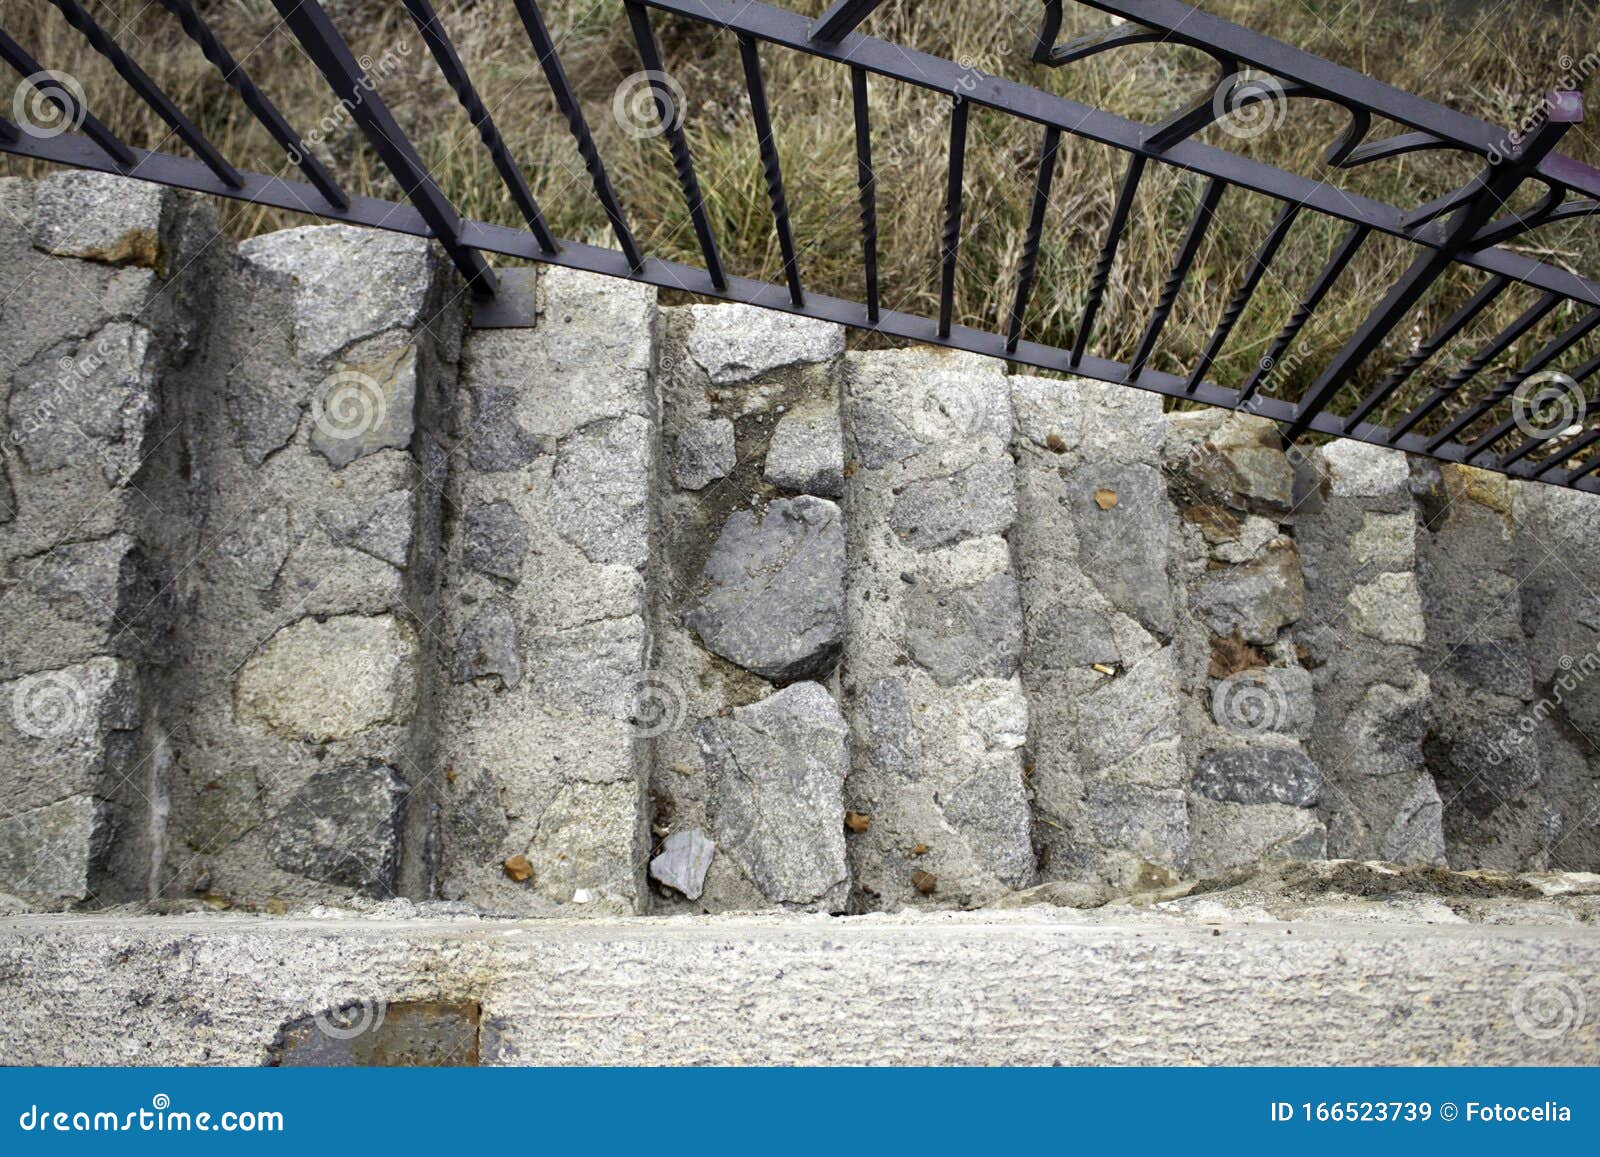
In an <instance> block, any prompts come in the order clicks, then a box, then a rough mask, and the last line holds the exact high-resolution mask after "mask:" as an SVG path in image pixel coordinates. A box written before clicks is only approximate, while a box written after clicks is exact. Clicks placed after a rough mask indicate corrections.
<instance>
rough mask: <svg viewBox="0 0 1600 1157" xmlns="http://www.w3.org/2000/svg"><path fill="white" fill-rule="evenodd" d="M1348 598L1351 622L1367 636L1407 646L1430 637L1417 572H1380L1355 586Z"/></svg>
mask: <svg viewBox="0 0 1600 1157" xmlns="http://www.w3.org/2000/svg"><path fill="white" fill-rule="evenodd" d="M1347 601H1348V603H1349V606H1350V625H1351V626H1352V627H1354V628H1355V629H1356V630H1358V631H1360V632H1361V633H1362V634H1363V635H1366V636H1367V637H1368V638H1371V639H1377V640H1378V641H1379V642H1381V643H1399V644H1404V645H1405V646H1408V647H1420V646H1422V645H1423V644H1424V643H1425V642H1426V641H1427V626H1426V623H1425V622H1424V621H1423V618H1422V594H1421V592H1420V591H1419V590H1418V589H1417V576H1416V575H1415V574H1412V573H1411V572H1409V571H1407V572H1405V573H1393V572H1391V573H1388V574H1380V575H1379V576H1378V577H1377V578H1375V579H1373V580H1372V581H1371V582H1369V583H1363V584H1361V585H1360V586H1358V587H1356V588H1355V589H1354V590H1352V591H1351V592H1350V596H1349V598H1348V600H1347Z"/></svg>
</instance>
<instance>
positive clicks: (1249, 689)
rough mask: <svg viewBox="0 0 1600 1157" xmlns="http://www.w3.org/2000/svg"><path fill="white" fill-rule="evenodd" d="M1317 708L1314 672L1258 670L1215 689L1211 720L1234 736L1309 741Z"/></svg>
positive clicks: (1240, 674) (1215, 685) (1220, 683)
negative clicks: (1285, 737)
mask: <svg viewBox="0 0 1600 1157" xmlns="http://www.w3.org/2000/svg"><path fill="white" fill-rule="evenodd" d="M1316 709H1317V705H1316V692H1315V688H1314V686H1313V680H1312V677H1311V672H1309V671H1307V670H1305V669H1304V668H1303V667H1254V668H1251V669H1249V670H1246V671H1240V672H1238V673H1237V674H1235V675H1230V676H1228V677H1227V678H1226V679H1221V680H1218V681H1216V682H1214V683H1213V684H1212V687H1211V718H1212V719H1213V720H1214V721H1215V722H1216V724H1217V726H1218V727H1222V728H1226V729H1227V730H1228V731H1229V732H1230V733H1232V734H1234V735H1239V736H1244V737H1249V736H1255V735H1266V734H1273V733H1275V734H1279V735H1294V736H1299V737H1300V738H1305V737H1306V736H1308V735H1309V734H1310V733H1311V728H1312V725H1313V724H1314V723H1315V721H1316Z"/></svg>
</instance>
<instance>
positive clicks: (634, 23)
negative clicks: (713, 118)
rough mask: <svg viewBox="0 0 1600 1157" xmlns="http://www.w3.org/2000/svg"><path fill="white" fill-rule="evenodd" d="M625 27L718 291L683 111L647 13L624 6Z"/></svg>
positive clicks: (722, 284) (717, 263) (723, 281)
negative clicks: (674, 97)
mask: <svg viewBox="0 0 1600 1157" xmlns="http://www.w3.org/2000/svg"><path fill="white" fill-rule="evenodd" d="M626 8H627V10H628V23H629V25H630V26H631V27H632V28H633V39H634V43H635V44H636V45H637V46H638V49H639V60H640V62H641V63H643V65H644V68H645V74H646V78H647V79H648V81H649V84H650V91H651V93H652V94H653V95H654V97H655V102H656V114H657V115H658V116H659V117H660V118H661V124H662V126H663V127H664V128H665V130H666V136H667V148H668V151H670V152H671V154H672V167H673V168H674V169H676V170H677V173H678V184H679V185H680V186H681V187H682V189H683V200H684V203H685V204H686V205H687V206H688V208H689V222H690V224H691V225H693V226H694V235H695V237H696V239H697V240H698V241H699V242H700V254H701V256H702V257H704V258H705V263H706V272H707V273H708V274H710V275H711V284H712V285H714V286H715V287H716V288H718V289H726V288H727V287H728V279H727V277H725V276H724V275H723V272H722V256H721V255H720V254H719V253H718V252H717V239H716V237H714V236H713V235H712V233H711V218H710V216H709V215H708V214H707V213H706V199H705V196H704V195H703V194H702V193H701V192H700V181H699V179H698V178H697V177H696V176H695V173H694V155H693V154H692V153H691V152H690V151H689V137H688V135H687V134H686V133H685V132H684V131H683V121H684V110H683V109H680V108H675V107H674V106H673V103H672V92H671V90H670V89H669V88H668V87H667V70H666V66H665V65H664V64H663V63H662V60H661V45H660V43H659V42H657V40H656V33H655V29H654V28H652V27H651V26H650V13H649V12H648V11H646V9H645V7H644V6H643V5H642V4H636V3H632V2H631V0H630V2H629V3H628V4H627V5H626Z"/></svg>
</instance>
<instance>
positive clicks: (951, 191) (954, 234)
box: [939, 96, 968, 337]
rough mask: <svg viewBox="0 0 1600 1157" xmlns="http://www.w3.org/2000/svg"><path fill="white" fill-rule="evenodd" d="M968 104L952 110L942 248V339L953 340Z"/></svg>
mask: <svg viewBox="0 0 1600 1157" xmlns="http://www.w3.org/2000/svg"><path fill="white" fill-rule="evenodd" d="M967 108H968V106H967V102H966V101H965V100H963V99H962V98H961V97H959V96H958V97H956V98H955V103H954V104H953V105H951V107H950V168H949V173H948V178H947V180H946V183H945V193H944V239H943V242H942V244H941V245H940V248H939V336H940V337H949V336H950V321H951V315H952V314H953V313H954V311H955V299H956V261H957V259H958V258H959V256H960V253H961V186H962V181H963V176H964V174H965V170H966V164H967Z"/></svg>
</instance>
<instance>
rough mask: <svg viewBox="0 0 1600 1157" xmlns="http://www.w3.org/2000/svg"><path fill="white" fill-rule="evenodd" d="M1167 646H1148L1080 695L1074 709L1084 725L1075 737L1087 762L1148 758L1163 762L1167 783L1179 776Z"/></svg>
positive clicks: (1174, 683) (1103, 764)
mask: <svg viewBox="0 0 1600 1157" xmlns="http://www.w3.org/2000/svg"><path fill="white" fill-rule="evenodd" d="M1173 652H1174V648H1172V647H1163V648H1161V649H1160V650H1159V651H1155V652H1152V653H1151V654H1148V655H1146V656H1145V657H1144V658H1142V659H1140V660H1139V661H1138V662H1136V663H1134V664H1133V665H1132V666H1130V667H1128V668H1127V669H1126V670H1124V671H1123V672H1122V673H1121V674H1119V675H1118V676H1117V677H1116V678H1114V679H1105V680H1102V681H1101V682H1100V683H1099V684H1098V685H1097V686H1096V687H1095V688H1094V690H1092V691H1090V692H1089V693H1088V694H1087V695H1084V696H1083V698H1082V700H1081V703H1080V706H1079V709H1078V715H1079V718H1080V719H1083V720H1084V721H1085V724H1086V725H1085V726H1083V727H1080V729H1079V738H1078V743H1079V746H1080V747H1081V749H1082V752H1083V755H1084V756H1085V757H1086V760H1087V762H1088V765H1089V766H1090V767H1097V768H1101V769H1110V768H1113V767H1116V766H1117V765H1118V764H1120V763H1122V762H1123V761H1124V760H1129V759H1136V758H1137V759H1143V760H1146V761H1147V762H1148V761H1152V760H1153V762H1154V763H1155V764H1157V765H1158V766H1159V765H1163V764H1165V765H1169V769H1167V770H1166V771H1165V773H1164V774H1163V778H1164V779H1168V778H1170V781H1171V783H1172V786H1174V787H1175V786H1177V785H1178V784H1179V783H1181V782H1182V779H1181V776H1182V774H1183V772H1182V770H1181V767H1180V766H1178V765H1177V758H1176V757H1177V752H1176V745H1177V740H1178V738H1179V733H1178V718H1179V710H1178V689H1179V688H1178V672H1177V667H1176V664H1175V662H1174V654H1173ZM1125 774H1126V773H1125Z"/></svg>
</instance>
